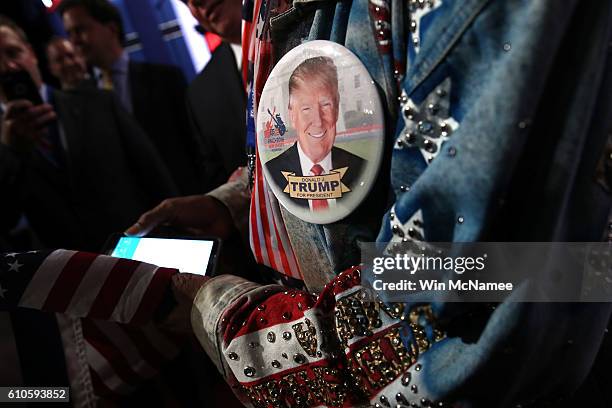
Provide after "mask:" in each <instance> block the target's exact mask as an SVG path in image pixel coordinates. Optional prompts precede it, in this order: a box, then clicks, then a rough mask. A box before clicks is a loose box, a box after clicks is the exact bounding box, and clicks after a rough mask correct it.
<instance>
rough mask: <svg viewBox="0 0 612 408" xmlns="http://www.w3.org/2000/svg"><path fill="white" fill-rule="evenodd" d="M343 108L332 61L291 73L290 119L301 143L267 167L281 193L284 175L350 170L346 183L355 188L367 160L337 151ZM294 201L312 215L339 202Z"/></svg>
mask: <svg viewBox="0 0 612 408" xmlns="http://www.w3.org/2000/svg"><path fill="white" fill-rule="evenodd" d="M339 106H340V94H339V92H338V71H337V69H336V66H335V65H334V63H333V61H332V60H331V58H329V57H314V58H308V59H306V60H304V61H303V62H302V63H300V64H299V65H298V66H297V67H296V68H295V70H294V71H293V72H292V73H291V76H290V77H289V119H290V121H291V126H292V127H293V128H294V129H295V130H296V132H297V137H298V140H297V142H296V143H295V144H294V145H293V146H291V147H290V148H289V149H287V150H285V151H284V152H283V153H281V154H280V155H279V156H277V157H275V158H274V159H272V160H269V161H268V162H267V163H266V167H267V169H268V172H269V174H270V175H271V177H272V180H273V181H274V183H276V185H277V186H278V187H279V188H280V189H281V190H284V188H285V187H286V186H287V180H286V178H285V177H284V176H283V174H282V172H291V173H294V174H295V175H296V176H321V175H325V174H329V173H330V172H331V171H332V170H338V169H341V168H344V167H347V168H348V169H347V170H346V173H345V174H344V176H343V177H342V183H343V184H344V185H346V186H347V187H348V188H351V186H352V185H353V183H354V182H355V181H357V179H358V177H359V176H360V174H361V172H362V170H363V166H364V164H365V160H364V159H362V158H361V157H359V156H356V155H354V154H353V153H350V152H347V151H346V150H343V149H341V148H339V147H334V142H335V140H336V122H337V121H338V111H339ZM340 199H341V198H340ZM292 201H293V202H295V203H296V204H298V205H300V206H303V207H310V210H311V211H319V210H326V209H327V208H329V205H330V204H333V203H334V202H335V199H318V200H308V199H299V198H292Z"/></svg>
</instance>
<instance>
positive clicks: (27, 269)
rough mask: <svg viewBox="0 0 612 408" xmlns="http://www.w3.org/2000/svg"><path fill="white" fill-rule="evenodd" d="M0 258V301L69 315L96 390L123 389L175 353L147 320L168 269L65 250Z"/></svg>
mask: <svg viewBox="0 0 612 408" xmlns="http://www.w3.org/2000/svg"><path fill="white" fill-rule="evenodd" d="M3 258H4V259H2V258H0V259H2V265H1V266H0V306H5V307H6V306H8V308H9V310H10V308H11V307H21V308H29V309H36V310H40V311H43V312H54V313H59V314H62V315H65V316H67V317H70V318H73V319H75V321H76V323H75V325H73V328H74V331H75V333H74V336H76V337H79V338H82V340H83V345H82V348H84V351H85V354H86V358H85V360H86V361H87V365H88V366H89V375H90V376H91V382H92V383H93V387H94V390H95V392H96V394H97V396H104V397H107V398H114V397H117V396H119V395H126V394H129V393H130V392H132V391H133V390H134V389H135V388H136V387H137V386H138V385H139V384H141V383H142V382H143V381H145V380H147V379H150V378H152V377H153V376H155V375H156V374H157V373H158V372H159V369H160V368H161V366H162V365H163V364H164V363H166V362H168V361H170V360H171V359H173V358H174V357H175V356H176V355H177V354H178V352H179V346H178V343H177V341H176V340H175V339H173V338H171V337H169V335H167V334H165V333H163V332H162V331H160V330H158V329H157V328H156V327H155V326H154V325H153V323H152V320H153V317H154V315H155V312H156V311H157V309H158V307H159V306H160V304H161V302H162V299H163V296H164V294H165V292H166V291H167V290H168V287H169V285H170V283H171V279H172V276H173V275H174V274H175V273H177V271H176V270H174V269H169V268H160V267H157V266H154V265H150V264H146V263H142V262H137V261H132V260H126V259H119V258H113V257H110V256H105V255H96V254H91V253H86V252H75V251H67V250H56V251H53V252H50V253H49V252H35V251H33V252H30V253H26V254H8V255H6V256H4V257H3ZM76 331H79V333H76Z"/></svg>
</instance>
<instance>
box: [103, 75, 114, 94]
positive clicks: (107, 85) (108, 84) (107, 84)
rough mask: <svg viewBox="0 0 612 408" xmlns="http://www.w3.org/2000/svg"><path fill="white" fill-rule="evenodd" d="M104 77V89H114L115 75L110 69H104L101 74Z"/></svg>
mask: <svg viewBox="0 0 612 408" xmlns="http://www.w3.org/2000/svg"><path fill="white" fill-rule="evenodd" d="M101 79H102V89H104V90H106V91H112V90H113V89H114V88H115V85H114V83H113V75H112V73H111V71H109V70H102V74H101Z"/></svg>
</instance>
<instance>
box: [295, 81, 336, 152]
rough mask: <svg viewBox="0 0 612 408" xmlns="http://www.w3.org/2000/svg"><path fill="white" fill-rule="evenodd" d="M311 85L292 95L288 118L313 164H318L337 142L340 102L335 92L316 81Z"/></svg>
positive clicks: (299, 89)
mask: <svg viewBox="0 0 612 408" xmlns="http://www.w3.org/2000/svg"><path fill="white" fill-rule="evenodd" d="M308 82H309V84H308V85H307V86H304V85H302V86H300V87H298V88H296V89H294V90H293V91H292V93H291V97H290V104H289V117H290V120H291V125H292V126H293V128H294V129H295V130H296V131H297V134H298V143H299V144H300V147H301V148H302V150H303V151H304V153H306V155H307V156H308V157H309V158H310V160H312V161H313V163H318V162H320V161H321V160H323V159H324V158H325V156H327V154H328V153H329V152H330V151H331V148H332V146H333V145H334V141H335V140H336V122H337V121H338V101H337V100H336V98H335V95H334V92H333V90H330V89H329V88H328V87H326V86H324V85H323V84H321V83H318V82H317V81H308Z"/></svg>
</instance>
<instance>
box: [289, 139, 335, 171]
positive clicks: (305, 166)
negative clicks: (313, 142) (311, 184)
mask: <svg viewBox="0 0 612 408" xmlns="http://www.w3.org/2000/svg"><path fill="white" fill-rule="evenodd" d="M297 149H298V155H299V156H300V166H301V167H302V175H303V176H312V173H311V172H310V170H311V169H312V166H314V165H315V164H318V165H320V166H321V167H323V174H327V173H329V172H330V171H331V170H332V154H331V150H330V151H329V153H327V156H325V157H324V158H323V160H321V161H320V162H318V163H313V161H312V160H310V158H309V157H308V156H306V153H304V151H303V150H302V146H300V142H299V141H298V142H297Z"/></svg>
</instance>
